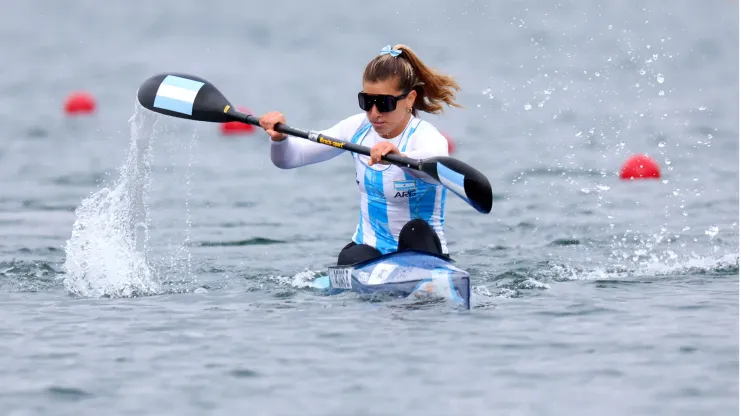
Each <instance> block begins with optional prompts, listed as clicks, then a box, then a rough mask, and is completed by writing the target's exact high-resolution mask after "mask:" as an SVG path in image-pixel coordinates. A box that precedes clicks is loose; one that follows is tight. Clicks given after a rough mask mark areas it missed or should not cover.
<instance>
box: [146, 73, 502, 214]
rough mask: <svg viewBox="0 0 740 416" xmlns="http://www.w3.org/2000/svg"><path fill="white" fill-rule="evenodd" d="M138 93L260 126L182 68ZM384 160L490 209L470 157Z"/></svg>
mask: <svg viewBox="0 0 740 416" xmlns="http://www.w3.org/2000/svg"><path fill="white" fill-rule="evenodd" d="M137 95H138V99H139V103H141V105H142V106H144V108H146V109H148V110H151V111H154V112H157V113H160V114H165V115H168V116H172V117H178V118H185V119H189V120H196V121H207V122H212V123H227V122H230V121H238V122H241V123H246V124H251V125H254V126H258V127H259V118H258V117H255V116H253V115H251V114H245V113H242V112H241V111H239V110H237V109H235V108H234V106H232V105H231V103H229V100H227V99H226V97H224V95H223V94H221V92H220V91H219V90H218V89H217V88H216V87H215V86H213V84H211V83H210V82H208V81H206V80H205V79H203V78H200V77H197V76H193V75H187V74H180V73H165V74H159V75H155V76H153V77H150V78H149V79H147V80H146V81H144V83H142V84H141V86H140V87H139V91H138V94H137ZM275 131H277V132H280V133H284V134H287V135H290V136H295V137H301V138H304V139H308V140H311V141H313V142H316V143H321V144H324V145H327V146H334V147H337V148H339V149H343V150H347V151H349V152H353V153H359V154H362V155H365V156H370V148H369V147H366V146H361V145H359V144H355V143H351V142H346V141H343V140H338V139H334V138H332V137H328V136H325V135H323V134H321V133H317V132H313V131H305V130H301V129H296V128H293V127H290V126H287V125H284V124H282V123H278V124H276V125H275ZM382 159H383V160H384V161H386V162H389V163H392V164H394V165H397V166H401V167H406V168H410V169H415V170H419V171H422V172H425V173H427V174H428V175H430V176H431V177H433V178H434V179H436V180H437V181H439V182H440V183H441V184H442V185H444V186H445V187H446V188H447V189H449V190H451V191H452V192H453V193H455V194H456V195H457V196H459V197H460V198H462V199H463V200H464V201H465V202H467V203H468V204H470V205H471V206H472V207H473V208H475V209H476V210H477V211H478V212H481V213H484V214H488V213H489V212H491V205H493V191H492V190H491V184H490V183H489V182H488V179H487V178H486V177H485V176H484V175H483V174H482V173H480V172H479V171H478V170H476V169H475V168H473V167H472V166H470V165H468V164H466V163H465V162H462V161H460V160H458V159H455V158H452V157H446V156H444V157H432V158H429V159H424V160H417V159H411V158H408V157H404V156H400V155H393V154H388V155H385V156H383V158H382Z"/></svg>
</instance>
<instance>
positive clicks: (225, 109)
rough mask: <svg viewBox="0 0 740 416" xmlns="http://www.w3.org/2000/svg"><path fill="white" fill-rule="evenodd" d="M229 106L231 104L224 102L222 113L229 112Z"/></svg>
mask: <svg viewBox="0 0 740 416" xmlns="http://www.w3.org/2000/svg"><path fill="white" fill-rule="evenodd" d="M229 108H231V106H230V105H228V104H226V107H224V113H228V112H229Z"/></svg>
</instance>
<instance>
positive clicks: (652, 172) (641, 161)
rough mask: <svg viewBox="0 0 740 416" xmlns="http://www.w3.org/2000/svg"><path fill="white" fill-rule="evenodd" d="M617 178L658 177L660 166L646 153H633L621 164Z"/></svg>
mask: <svg viewBox="0 0 740 416" xmlns="http://www.w3.org/2000/svg"><path fill="white" fill-rule="evenodd" d="M619 178H620V179H625V180H631V179H658V178H660V166H658V162H656V161H655V160H653V159H652V158H651V157H650V156H648V155H633V156H631V157H630V158H629V159H627V160H626V161H625V162H624V164H623V165H622V170H621V171H620V172H619Z"/></svg>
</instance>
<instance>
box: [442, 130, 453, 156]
mask: <svg viewBox="0 0 740 416" xmlns="http://www.w3.org/2000/svg"><path fill="white" fill-rule="evenodd" d="M442 135H443V136H445V139H447V153H448V154H452V152H454V151H455V142H454V141H453V140H452V137H450V136H449V135H447V134H445V133H442Z"/></svg>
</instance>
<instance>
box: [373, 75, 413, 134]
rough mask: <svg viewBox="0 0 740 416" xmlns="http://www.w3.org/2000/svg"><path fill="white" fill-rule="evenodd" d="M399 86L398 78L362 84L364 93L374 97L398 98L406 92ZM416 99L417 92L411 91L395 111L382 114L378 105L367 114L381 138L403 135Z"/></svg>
mask: <svg viewBox="0 0 740 416" xmlns="http://www.w3.org/2000/svg"><path fill="white" fill-rule="evenodd" d="M398 84H399V82H398V79H396V78H391V79H387V80H385V81H378V82H367V81H364V82H363V83H362V92H364V93H366V94H372V95H392V96H394V97H397V96H399V95H401V94H403V93H404V92H405V91H401V90H399V89H398ZM415 98H416V91H411V92H410V93H409V94H408V95H407V96H406V97H404V98H402V99H400V100H398V101H397V103H396V108H395V110H393V111H389V112H385V113H381V112H380V111H378V107H377V105H373V106H372V108H371V109H370V110H369V111H366V113H367V118H368V120H370V123H372V125H373V128H374V129H375V132H377V133H378V134H379V135H380V136H381V137H386V138H391V137H395V136H397V135H399V134H401V132H402V131H403V129H404V128H405V127H406V124H407V123H408V116H410V114H411V113H410V112H409V109H410V108H411V107H412V106H413V105H414V99H415Z"/></svg>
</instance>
